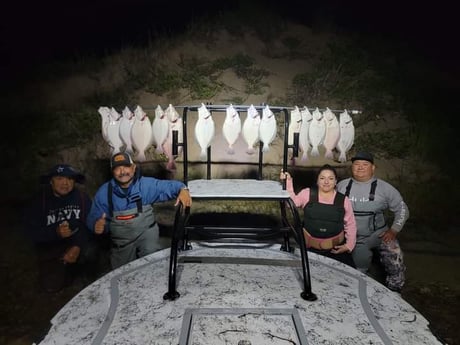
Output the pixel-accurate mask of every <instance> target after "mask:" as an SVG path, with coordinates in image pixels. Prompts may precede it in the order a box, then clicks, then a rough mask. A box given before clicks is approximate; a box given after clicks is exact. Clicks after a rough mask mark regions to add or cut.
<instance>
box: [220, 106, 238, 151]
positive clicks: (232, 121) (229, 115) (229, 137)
mask: <svg viewBox="0 0 460 345" xmlns="http://www.w3.org/2000/svg"><path fill="white" fill-rule="evenodd" d="M225 111H226V116H225V121H224V125H223V127H222V133H223V135H224V138H225V140H226V141H227V143H228V150H227V153H228V154H230V155H232V154H234V153H235V150H234V148H233V145H234V144H235V142H236V141H237V140H238V137H239V135H240V133H241V119H240V115H239V114H238V112H237V111H236V109H235V108H234V107H233V105H231V104H230V106H228V107H227V109H226V110H225Z"/></svg>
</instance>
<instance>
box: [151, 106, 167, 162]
mask: <svg viewBox="0 0 460 345" xmlns="http://www.w3.org/2000/svg"><path fill="white" fill-rule="evenodd" d="M168 133H169V121H168V117H167V116H166V113H165V112H164V111H163V109H162V108H161V106H160V105H158V106H157V107H156V109H155V118H154V119H153V122H152V139H153V140H152V141H153V145H155V147H156V152H158V153H163V151H164V150H163V144H164V142H165V141H166V139H167V138H168Z"/></svg>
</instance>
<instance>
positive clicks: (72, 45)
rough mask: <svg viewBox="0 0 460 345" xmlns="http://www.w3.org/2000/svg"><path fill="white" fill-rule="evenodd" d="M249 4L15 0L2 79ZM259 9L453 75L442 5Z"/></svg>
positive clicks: (272, 1) (453, 39)
mask: <svg viewBox="0 0 460 345" xmlns="http://www.w3.org/2000/svg"><path fill="white" fill-rule="evenodd" d="M250 1H251V0H229V1H209V0H196V1H186V2H185V4H182V2H175V1H171V0H169V1H167V0H159V1H153V0H152V1H148V0H110V1H108V0H99V1H97V0H93V1H88V0H82V1H56V0H50V1H46V0H45V1H24V0H17V1H15V2H14V3H13V4H10V5H9V7H7V8H5V11H2V12H3V13H4V16H3V17H4V18H3V19H2V21H1V22H0V30H1V36H0V39H1V41H0V44H1V45H0V54H1V58H2V60H3V61H2V63H1V65H0V66H1V67H0V68H1V70H0V72H2V74H3V76H4V77H5V76H10V75H13V76H14V75H15V72H14V71H18V70H20V71H21V70H22V71H24V70H25V71H26V70H27V66H31V65H33V64H34V63H41V62H44V61H47V60H51V59H59V58H64V57H69V56H77V57H78V56H81V55H85V54H89V53H90V54H101V53H104V52H107V51H110V50H111V49H117V48H120V47H124V46H127V45H130V44H132V42H138V43H139V42H142V41H145V40H146V39H148V37H149V34H148V33H149V32H154V31H156V30H159V31H167V32H172V33H173V32H176V31H177V30H180V28H182V27H184V26H185V25H186V24H187V21H188V20H190V19H191V18H196V16H198V15H200V14H202V13H211V14H213V13H216V11H225V10H228V9H231V8H238V7H239V6H241V4H242V3H248V2H250ZM259 3H263V6H265V7H269V8H273V9H274V10H275V11H277V12H278V13H282V14H283V15H284V16H285V17H288V18H292V19H293V20H297V21H300V22H304V23H306V24H311V23H312V22H314V21H319V20H321V18H322V17H326V16H327V17H329V18H333V19H334V21H335V22H337V23H339V24H340V25H342V26H345V27H347V28H348V29H352V30H354V31H358V32H366V33H370V34H375V35H386V36H390V37H393V38H394V39H395V40H401V41H403V42H406V43H407V44H408V45H411V46H413V47H415V48H416V49H417V51H418V52H419V53H420V54H422V55H424V56H426V57H427V58H429V59H431V60H433V61H436V62H437V63H438V64H439V66H441V67H443V68H448V69H453V70H455V71H456V73H458V71H459V67H458V65H457V61H458V58H459V54H458V52H459V48H458V47H457V45H458V38H457V32H458V31H459V30H457V24H456V22H457V18H455V16H456V12H455V11H454V10H453V5H449V6H447V5H446V4H445V3H443V2H442V1H441V2H440V1H436V2H432V3H429V4H425V5H423V4H421V2H415V1H402V0H401V1H393V0H387V1H380V2H375V1H339V0H325V1H315V2H313V1H308V0H284V1H276V0H268V1H259ZM398 3H400V4H398ZM280 4H282V6H281V5H280ZM3 6H5V5H3ZM254 15H257V13H255V14H254Z"/></svg>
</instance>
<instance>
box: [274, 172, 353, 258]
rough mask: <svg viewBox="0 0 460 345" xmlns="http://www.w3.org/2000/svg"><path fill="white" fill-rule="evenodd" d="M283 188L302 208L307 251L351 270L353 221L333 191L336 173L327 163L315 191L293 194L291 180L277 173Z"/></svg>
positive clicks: (348, 207) (346, 202)
mask: <svg viewBox="0 0 460 345" xmlns="http://www.w3.org/2000/svg"><path fill="white" fill-rule="evenodd" d="M280 179H281V180H286V189H287V191H288V193H289V196H290V197H291V199H292V201H294V204H295V205H296V206H297V207H303V208H304V222H303V223H304V236H305V242H306V245H307V248H308V250H310V251H312V252H314V253H318V254H320V255H324V256H327V257H330V258H333V259H335V260H338V261H340V262H343V263H345V264H347V265H349V266H351V267H355V264H354V262H353V258H352V256H351V251H352V250H353V249H354V248H355V244H356V221H355V217H354V215H353V209H352V206H351V202H350V200H349V199H348V198H347V197H346V196H345V195H343V194H342V193H338V192H337V191H336V190H335V186H336V184H337V172H336V171H335V169H334V168H333V167H331V166H330V165H329V164H326V165H323V166H322V167H321V168H320V170H319V172H318V175H317V180H316V184H317V188H304V189H302V190H301V191H300V192H299V193H298V194H295V193H294V187H293V179H292V177H291V175H290V174H289V173H287V172H283V171H282V172H281V174H280Z"/></svg>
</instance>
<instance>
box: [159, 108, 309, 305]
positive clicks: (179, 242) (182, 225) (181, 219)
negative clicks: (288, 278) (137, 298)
mask: <svg viewBox="0 0 460 345" xmlns="http://www.w3.org/2000/svg"><path fill="white" fill-rule="evenodd" d="M199 107H200V106H183V115H182V122H183V142H182V143H179V142H178V133H177V131H175V133H174V132H173V148H172V151H173V154H174V155H177V154H178V148H179V146H182V147H183V164H184V178H183V181H184V183H185V184H186V185H188V182H189V181H188V140H187V114H188V111H198V108H199ZM206 107H207V108H208V110H209V111H211V112H213V111H214V112H225V111H226V109H227V107H228V105H206ZM233 107H234V108H235V110H237V111H247V110H248V108H249V106H245V105H233ZM255 108H256V109H257V110H258V111H261V110H263V108H265V105H260V106H255ZM270 109H271V110H272V111H273V112H274V113H275V115H276V114H277V113H284V116H285V121H284V145H283V170H284V171H287V162H288V149H289V148H292V150H293V156H294V157H297V156H298V152H299V149H298V147H299V135H298V133H294V143H293V145H289V143H288V132H289V120H290V119H289V112H288V109H292V108H290V107H284V106H281V107H270ZM206 166H207V169H206V179H207V180H210V179H211V147H208V150H207V160H206ZM262 167H263V152H262V143H260V144H259V162H258V174H257V177H258V178H257V180H262ZM282 188H283V190H285V189H286V184H285V182H284V183H283V186H282ZM192 198H194V196H193V195H192ZM194 199H195V198H194ZM214 199H217V198H213V200H214ZM218 199H220V200H222V199H226V200H236V199H244V200H259V201H273V200H275V201H279V203H280V210H281V221H282V229H280V230H279V231H280V233H281V232H282V231H281V230H283V231H284V234H283V235H284V237H283V238H284V245H283V246H282V247H281V250H285V251H291V247H290V244H289V235H288V233H289V232H290V231H292V232H293V235H294V238H295V240H296V242H297V244H298V245H299V248H300V253H301V261H302V274H303V291H302V292H301V294H300V296H301V297H302V298H303V299H305V300H308V301H314V300H316V299H317V296H316V295H315V294H314V293H313V292H312V289H311V279H310V269H309V263H308V254H307V250H306V249H305V248H306V246H305V238H304V236H303V230H302V222H301V219H300V217H299V214H298V212H297V208H296V206H295V205H294V203H293V201H292V200H291V199H290V198H285V197H283V198H275V199H273V198H263V197H257V198H254V197H252V198H244V197H243V198H242V197H239V198H234V197H226V196H225V195H223V196H221V197H219V198H218ZM208 200H209V199H208ZM286 208H288V209H289V210H290V212H291V214H292V217H293V220H294V224H290V222H289V219H288V217H287V211H286ZM189 220H190V208H189V207H185V208H184V207H183V205H181V204H180V205H178V206H177V208H176V214H175V220H174V228H173V234H172V239H171V255H170V267H169V277H168V291H167V292H166V293H165V294H164V296H163V299H165V300H175V299H177V298H179V297H180V294H179V292H178V291H177V290H176V276H177V257H178V251H179V250H187V249H190V247H189V245H188V242H187V236H186V231H193V230H194V226H193V224H190V223H189ZM200 228H201V229H202V230H206V227H202V226H201V227H200ZM219 228H220V229H226V230H230V231H232V230H234V228H233V227H229V228H226V227H219ZM257 229H259V230H260V228H245V230H247V233H246V236H241V238H257V234H256V233H255V232H256V230H257ZM209 230H212V231H218V228H216V227H212V228H209ZM251 231H253V232H254V235H255V236H254V237H253V236H251ZM222 235H223V236H222V237H223V238H225V237H226V236H224V234H222ZM237 235H238V234H237ZM248 236H249V237H248Z"/></svg>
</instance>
